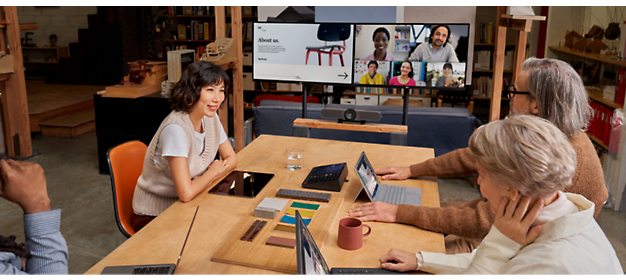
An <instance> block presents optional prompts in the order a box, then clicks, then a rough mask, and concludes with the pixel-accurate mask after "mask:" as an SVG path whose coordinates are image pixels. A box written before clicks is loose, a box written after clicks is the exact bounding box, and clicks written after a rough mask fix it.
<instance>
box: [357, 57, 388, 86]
mask: <svg viewBox="0 0 626 280" xmlns="http://www.w3.org/2000/svg"><path fill="white" fill-rule="evenodd" d="M377 70H378V62H376V61H370V62H369V63H367V73H365V75H363V76H362V77H361V84H363V85H382V84H383V75H381V74H378V73H376V71H377Z"/></svg>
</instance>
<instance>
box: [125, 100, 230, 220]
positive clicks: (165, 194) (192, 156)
mask: <svg viewBox="0 0 626 280" xmlns="http://www.w3.org/2000/svg"><path fill="white" fill-rule="evenodd" d="M218 122H219V118H218V117H217V115H215V116H214V117H212V118H208V117H204V130H205V132H206V134H205V137H204V151H203V152H202V154H200V152H199V150H198V148H199V147H196V141H195V139H196V138H195V133H194V130H193V124H192V123H191V120H190V119H189V115H188V114H186V113H182V112H176V111H172V112H171V113H170V114H169V115H168V116H167V117H166V118H165V120H163V122H162V123H161V126H159V129H158V130H157V132H156V133H155V134H154V137H152V141H150V145H149V146H148V150H147V151H146V156H145V158H144V161H143V171H142V172H141V176H139V179H138V180H137V186H136V187H135V194H134V196H133V211H134V212H135V214H138V215H145V216H158V215H159V214H161V212H163V211H165V209H167V207H169V206H170V205H172V204H174V202H176V201H177V200H178V194H177V193H176V187H175V186H174V180H173V179H172V172H171V171H170V167H169V166H165V167H163V168H159V167H157V166H156V164H155V162H154V152H155V150H156V146H157V143H158V142H159V137H160V136H161V131H163V129H164V128H165V127H166V126H167V125H169V124H178V125H180V126H181V127H182V128H183V130H184V131H185V135H186V136H187V141H188V142H189V154H188V155H187V163H188V164H189V175H191V178H194V177H196V176H200V175H202V174H204V172H205V171H206V170H207V169H208V168H209V165H210V164H211V163H212V162H213V159H214V158H215V155H216V153H217V149H218V148H219V137H220V126H219V124H218Z"/></svg>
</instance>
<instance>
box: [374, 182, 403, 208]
mask: <svg viewBox="0 0 626 280" xmlns="http://www.w3.org/2000/svg"><path fill="white" fill-rule="evenodd" d="M404 190H405V189H404V188H403V187H400V186H394V185H381V187H380V190H379V193H378V194H377V195H376V197H377V198H376V201H381V202H386V203H391V204H398V205H399V204H402V198H403V196H404Z"/></svg>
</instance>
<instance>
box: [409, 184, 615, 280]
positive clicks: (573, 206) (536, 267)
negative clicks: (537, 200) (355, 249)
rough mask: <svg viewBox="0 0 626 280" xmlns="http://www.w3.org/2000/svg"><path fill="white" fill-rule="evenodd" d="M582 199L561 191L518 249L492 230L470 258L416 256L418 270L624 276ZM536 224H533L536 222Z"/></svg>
mask: <svg viewBox="0 0 626 280" xmlns="http://www.w3.org/2000/svg"><path fill="white" fill-rule="evenodd" d="M593 213H594V204H593V203H592V202H591V201H589V200H587V199H586V198H585V197H583V196H581V195H578V194H572V193H562V192H559V197H558V198H557V200H555V201H554V202H553V203H551V204H550V205H547V206H545V207H544V208H543V209H542V210H541V212H540V215H539V217H538V218H537V221H538V224H543V229H542V231H541V233H540V234H539V237H537V239H536V240H535V241H534V242H533V243H531V244H528V245H527V246H524V247H523V246H522V245H520V244H519V243H517V242H515V241H513V240H512V239H510V238H508V237H506V236H505V235H504V234H502V233H501V232H500V231H499V230H498V229H497V228H496V227H495V226H492V227H491V230H490V231H489V234H487V236H486V237H485V239H484V240H483V242H482V243H481V244H480V246H478V248H476V250H474V251H473V252H472V253H467V254H455V255H447V254H442V253H430V252H420V253H421V256H422V260H421V261H422V266H420V268H419V269H420V270H422V271H426V272H430V273H435V274H624V271H623V269H622V267H621V265H620V262H619V260H618V258H617V255H616V254H615V250H614V249H613V246H611V243H610V242H609V240H608V239H607V238H606V235H604V232H603V231H602V229H601V228H600V226H599V225H598V223H597V222H596V220H595V219H594V218H593ZM536 224H537V222H536Z"/></svg>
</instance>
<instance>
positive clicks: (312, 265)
mask: <svg viewBox="0 0 626 280" xmlns="http://www.w3.org/2000/svg"><path fill="white" fill-rule="evenodd" d="M372 257H373V258H376V256H372ZM296 259H297V263H298V274H307V275H327V274H340V275H341V274H344V275H349V274H406V273H404V272H398V271H392V270H387V269H383V268H336V267H335V268H332V269H330V268H329V267H328V265H327V264H326V261H325V260H324V257H323V256H322V252H321V251H320V250H319V248H318V247H317V245H316V244H315V241H314V240H313V236H311V232H309V229H308V228H307V226H306V224H305V223H304V220H303V219H302V216H300V211H298V210H296Z"/></svg>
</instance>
